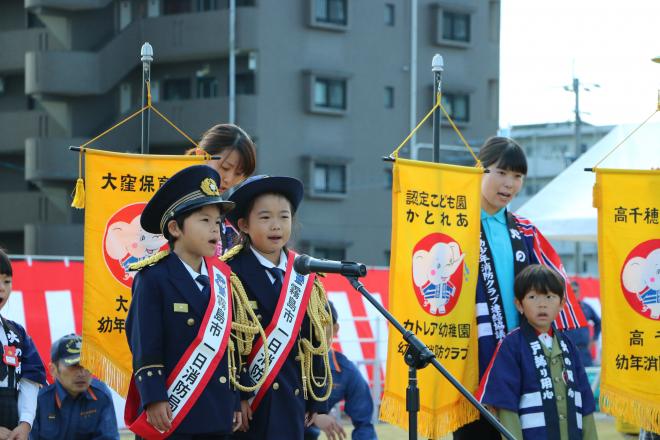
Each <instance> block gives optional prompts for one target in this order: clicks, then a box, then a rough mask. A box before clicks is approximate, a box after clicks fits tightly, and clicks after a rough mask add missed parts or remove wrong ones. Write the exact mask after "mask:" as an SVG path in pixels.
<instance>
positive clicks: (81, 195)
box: [71, 177, 85, 209]
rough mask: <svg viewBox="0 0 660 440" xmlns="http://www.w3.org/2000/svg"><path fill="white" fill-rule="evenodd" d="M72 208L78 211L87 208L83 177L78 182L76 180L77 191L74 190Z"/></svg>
mask: <svg viewBox="0 0 660 440" xmlns="http://www.w3.org/2000/svg"><path fill="white" fill-rule="evenodd" d="M71 207H73V208H78V209H83V208H84V207H85V182H83V179H82V177H78V180H76V189H74V190H73V202H71Z"/></svg>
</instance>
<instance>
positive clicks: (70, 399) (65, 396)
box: [30, 334, 119, 440]
mask: <svg viewBox="0 0 660 440" xmlns="http://www.w3.org/2000/svg"><path fill="white" fill-rule="evenodd" d="M81 343H82V339H81V338H80V336H78V335H74V334H70V335H66V336H63V337H62V338H60V339H58V340H57V341H55V343H54V344H53V346H52V348H51V353H50V357H51V364H50V366H49V368H50V374H51V375H52V376H53V377H54V378H55V383H54V384H52V385H49V386H47V387H45V388H42V389H41V391H40V392H39V398H38V400H37V415H36V417H35V418H34V426H33V427H32V431H31V432H30V439H34V440H39V439H65V438H67V439H68V438H70V439H74V438H75V439H79V440H83V439H90V440H91V439H94V440H119V432H118V431H117V419H116V417H115V408H114V406H113V403H112V394H110V390H109V389H108V387H107V386H106V385H105V384H104V383H103V382H101V381H100V380H98V379H95V378H93V377H92V374H91V373H90V372H89V370H87V369H85V368H84V367H83V366H81V365H80V346H81Z"/></svg>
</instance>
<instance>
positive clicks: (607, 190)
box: [594, 168, 660, 432]
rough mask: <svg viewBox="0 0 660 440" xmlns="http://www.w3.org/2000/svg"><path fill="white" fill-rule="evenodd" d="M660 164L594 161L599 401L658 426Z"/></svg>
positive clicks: (658, 429) (620, 414)
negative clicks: (604, 165)
mask: <svg viewBox="0 0 660 440" xmlns="http://www.w3.org/2000/svg"><path fill="white" fill-rule="evenodd" d="M659 188H660V170H649V171H641V170H613V169H600V168H596V186H595V188H594V205H595V206H596V208H598V265H599V272H600V285H601V304H602V315H603V352H602V365H601V386H600V407H601V409H602V410H603V411H604V412H607V413H609V414H612V415H613V416H616V417H620V418H622V419H623V420H625V421H626V422H628V423H633V424H635V425H636V426H640V427H642V428H644V429H646V430H648V431H652V432H660V366H659V364H660V224H659V222H660V221H659V218H658V212H659V211H660V190H659Z"/></svg>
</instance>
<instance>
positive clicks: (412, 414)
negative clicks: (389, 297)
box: [345, 275, 516, 440]
mask: <svg viewBox="0 0 660 440" xmlns="http://www.w3.org/2000/svg"><path fill="white" fill-rule="evenodd" d="M345 278H346V279H347V280H348V281H349V282H350V283H351V286H353V288H354V289H355V290H357V291H358V292H360V293H361V294H362V296H364V297H365V298H366V299H367V301H369V302H370V303H371V305H372V306H374V307H375V308H376V310H378V312H379V313H380V314H381V315H383V316H384V317H385V318H386V319H387V320H388V321H389V322H390V324H392V325H393V326H394V328H396V329H397V330H398V332H399V333H401V335H402V336H403V339H404V340H405V341H406V342H407V343H408V348H407V349H406V352H405V354H404V355H403V359H404V361H405V362H406V365H408V388H406V411H407V412H408V439H409V440H417V413H418V412H419V388H418V387H417V370H419V369H422V368H424V367H426V366H427V365H428V364H429V363H430V364H432V365H433V366H434V367H435V369H436V370H438V371H439V372H440V374H442V375H443V376H444V377H445V379H447V380H448V381H449V382H450V383H451V384H452V385H453V386H454V387H455V388H456V389H457V390H458V391H459V392H460V393H461V394H462V395H463V396H464V397H465V398H466V399H467V400H468V401H469V402H470V403H471V404H472V405H473V406H474V407H475V408H477V409H478V410H479V412H480V413H481V415H482V416H483V417H484V418H485V419H486V420H488V423H490V424H491V425H493V426H494V427H495V429H497V430H498V431H499V432H500V434H502V435H503V436H504V437H505V438H507V439H508V440H516V439H515V437H514V436H513V435H512V434H511V433H510V432H509V431H507V429H506V428H505V427H504V426H502V424H501V423H500V422H499V421H498V420H497V419H496V418H495V416H493V415H492V414H491V413H490V411H488V410H487V409H486V408H485V407H484V406H483V405H482V404H481V403H479V401H477V399H475V398H474V396H473V395H472V394H471V393H470V392H469V391H468V390H467V389H466V388H465V387H464V386H463V385H462V384H461V383H460V382H459V381H458V380H456V378H455V377H454V376H452V375H451V373H450V372H449V371H447V370H446V369H445V367H443V366H442V364H440V362H438V360H437V359H436V358H435V354H433V352H432V351H431V350H430V349H429V348H428V347H427V346H426V344H424V343H423V342H422V341H421V340H420V339H419V338H418V337H417V335H415V333H413V332H411V331H409V330H406V329H405V327H403V326H402V325H401V323H400V322H399V321H397V319H396V318H395V317H394V316H392V314H391V313H390V312H389V311H388V310H387V309H386V308H385V307H383V306H382V305H381V304H380V303H379V302H378V301H376V300H375V299H374V297H373V296H372V295H371V293H369V291H368V290H367V289H366V288H365V287H364V284H362V283H361V282H360V281H359V280H358V279H357V277H355V276H347V275H345Z"/></svg>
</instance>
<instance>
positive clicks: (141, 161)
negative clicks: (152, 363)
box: [81, 149, 204, 396]
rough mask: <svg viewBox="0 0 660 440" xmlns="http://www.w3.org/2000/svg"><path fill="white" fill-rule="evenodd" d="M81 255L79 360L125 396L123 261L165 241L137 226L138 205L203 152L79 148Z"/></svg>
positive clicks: (127, 280)
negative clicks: (82, 186)
mask: <svg viewBox="0 0 660 440" xmlns="http://www.w3.org/2000/svg"><path fill="white" fill-rule="evenodd" d="M82 154H84V159H85V196H84V197H85V199H84V206H85V243H84V251H85V262H84V287H83V320H82V333H83V334H82V341H83V344H82V353H81V364H82V365H83V366H85V367H86V368H87V369H89V370H90V371H92V373H94V374H95V375H96V376H98V377H99V378H100V379H101V380H103V381H104V382H106V383H107V384H108V385H109V386H110V387H112V388H113V389H114V390H115V391H117V392H118V393H119V394H121V395H123V396H125V395H126V393H127V391H128V384H129V382H130V377H131V375H132V372H133V368H132V365H131V352H130V350H129V348H128V342H127V339H126V332H125V321H126V315H127V313H128V307H129V305H130V301H131V284H132V282H133V277H134V276H135V272H134V271H131V270H130V269H129V265H131V264H133V263H138V262H140V261H141V260H144V259H146V258H149V257H150V256H152V255H154V254H156V253H158V252H159V251H160V250H165V249H167V248H168V245H167V240H166V239H165V238H164V237H163V236H162V235H157V234H151V233H148V232H146V231H144V230H143V229H142V228H141V227H140V216H141V214H142V210H143V209H144V207H145V205H146V204H147V202H148V201H149V199H150V198H151V196H153V195H154V193H155V192H156V191H157V190H158V188H160V186H161V185H162V184H163V183H165V181H167V179H168V178H169V177H170V176H172V175H173V174H174V173H176V172H177V171H179V170H181V169H183V168H185V167H188V166H191V165H194V164H196V163H197V164H198V163H199V162H200V160H204V157H203V156H163V155H140V154H123V153H113V152H107V151H100V150H90V149H85V150H84V153H82Z"/></svg>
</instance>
